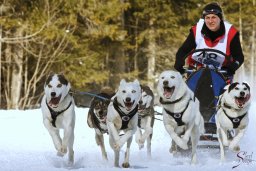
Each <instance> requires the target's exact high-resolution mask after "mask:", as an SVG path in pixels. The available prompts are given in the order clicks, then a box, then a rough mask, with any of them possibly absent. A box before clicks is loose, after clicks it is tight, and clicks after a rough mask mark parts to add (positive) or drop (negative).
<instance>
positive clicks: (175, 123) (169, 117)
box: [157, 71, 204, 163]
mask: <svg viewBox="0 0 256 171" xmlns="http://www.w3.org/2000/svg"><path fill="white" fill-rule="evenodd" d="M157 91H158V94H159V96H160V103H161V104H162V106H163V122H164V126H165V129H166V130H167V132H168V133H169V135H170V136H171V138H172V146H171V148H170V152H171V153H175V152H177V145H178V146H179V147H180V148H182V149H184V150H186V149H188V142H189V140H190V139H191V143H192V158H191V163H196V161H197V157H196V147H197V144H198V141H199V137H200V134H203V133H204V119H203V117H202V115H201V113H200V111H199V101H198V100H197V99H196V98H195V96H194V93H193V92H192V91H191V90H190V89H189V88H188V86H187V84H186V83H185V82H184V80H183V79H182V76H181V74H180V73H178V72H176V71H164V72H162V73H161V74H160V76H159V81H158V85H157Z"/></svg>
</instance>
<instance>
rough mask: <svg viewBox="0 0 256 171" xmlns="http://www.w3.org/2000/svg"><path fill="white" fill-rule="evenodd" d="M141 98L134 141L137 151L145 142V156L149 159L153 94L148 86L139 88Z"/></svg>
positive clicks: (152, 119)
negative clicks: (137, 147) (137, 146)
mask: <svg viewBox="0 0 256 171" xmlns="http://www.w3.org/2000/svg"><path fill="white" fill-rule="evenodd" d="M141 90H142V93H141V98H140V101H139V108H138V116H139V120H138V128H137V131H136V134H135V137H136V138H135V141H136V143H137V144H138V145H139V149H142V148H143V147H144V143H145V140H147V156H148V157H151V139H152V135H153V125H154V94H153V92H152V90H151V89H150V88H149V87H148V86H141Z"/></svg>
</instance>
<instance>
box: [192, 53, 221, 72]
mask: <svg viewBox="0 0 256 171" xmlns="http://www.w3.org/2000/svg"><path fill="white" fill-rule="evenodd" d="M192 58H193V59H194V60H195V61H197V62H199V63H201V64H204V65H205V66H208V67H210V68H218V69H220V68H221V66H222V63H223V62H224V60H225V56H222V55H220V54H217V53H214V52H205V51H203V52H197V53H194V54H193V55H192Z"/></svg>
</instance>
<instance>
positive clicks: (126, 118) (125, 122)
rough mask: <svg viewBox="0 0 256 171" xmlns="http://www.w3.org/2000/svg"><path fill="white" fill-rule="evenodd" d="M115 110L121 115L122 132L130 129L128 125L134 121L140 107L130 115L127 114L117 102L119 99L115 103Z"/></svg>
mask: <svg viewBox="0 0 256 171" xmlns="http://www.w3.org/2000/svg"><path fill="white" fill-rule="evenodd" d="M113 105H114V108H115V110H116V111H117V113H118V114H119V115H120V117H121V119H122V126H121V130H123V129H127V128H128V123H129V121H130V120H131V119H132V117H133V116H134V115H135V114H136V113H137V112H138V105H137V106H136V107H135V108H134V109H133V110H132V111H131V112H130V113H128V114H125V113H124V112H123V111H122V110H121V109H120V108H119V103H118V102H117V98H115V99H114V102H113Z"/></svg>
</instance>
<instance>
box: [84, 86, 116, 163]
mask: <svg viewBox="0 0 256 171" xmlns="http://www.w3.org/2000/svg"><path fill="white" fill-rule="evenodd" d="M113 95H114V91H113V90H112V89H111V88H109V87H104V88H102V89H101V92H100V93H99V94H97V96H95V97H94V98H93V99H92V101H91V105H90V109H89V112H88V116H87V124H88V126H89V127H90V128H94V130H95V140H96V143H97V145H98V146H100V148H101V153H102V157H103V159H105V160H107V159H108V158H107V153H106V149H105V145H104V136H103V135H104V134H105V133H108V128H107V124H106V118H107V110H108V105H109V103H110V99H111V98H112V96H113Z"/></svg>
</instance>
